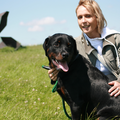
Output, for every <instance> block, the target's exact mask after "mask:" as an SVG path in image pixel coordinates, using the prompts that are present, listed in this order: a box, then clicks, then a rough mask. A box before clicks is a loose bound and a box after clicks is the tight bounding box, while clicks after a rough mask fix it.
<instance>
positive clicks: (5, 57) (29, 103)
mask: <svg viewBox="0 0 120 120" xmlns="http://www.w3.org/2000/svg"><path fill="white" fill-rule="evenodd" d="M42 65H48V61H47V58H46V56H45V55H44V51H43V48H42V45H38V46H27V47H26V48H21V49H19V50H17V51H14V49H13V48H10V47H6V48H3V49H0V120H68V118H67V117H66V116H65V114H64V111H63V108H62V101H61V98H60V97H59V96H58V94H57V93H56V92H55V93H52V88H53V86H52V85H51V84H50V79H49V77H48V74H47V70H44V69H42V68H41V66H42ZM67 110H68V113H69V114H70V111H69V108H68V106H67Z"/></svg>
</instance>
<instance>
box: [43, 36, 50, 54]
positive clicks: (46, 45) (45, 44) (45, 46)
mask: <svg viewBox="0 0 120 120" xmlns="http://www.w3.org/2000/svg"><path fill="white" fill-rule="evenodd" d="M49 40H50V36H49V37H47V38H46V39H45V41H44V43H43V49H44V50H45V55H46V56H47V48H48V41H49Z"/></svg>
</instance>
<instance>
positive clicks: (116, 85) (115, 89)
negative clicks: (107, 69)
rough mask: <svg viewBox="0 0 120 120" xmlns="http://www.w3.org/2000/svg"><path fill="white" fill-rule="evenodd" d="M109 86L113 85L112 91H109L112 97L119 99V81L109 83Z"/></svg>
mask: <svg viewBox="0 0 120 120" xmlns="http://www.w3.org/2000/svg"><path fill="white" fill-rule="evenodd" d="M108 84H109V85H113V86H112V87H111V88H110V89H109V91H108V92H109V93H110V96H113V95H114V96H115V97H117V96H118V95H120V83H119V82H117V81H112V82H109V83H108Z"/></svg>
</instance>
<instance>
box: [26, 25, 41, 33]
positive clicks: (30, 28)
mask: <svg viewBox="0 0 120 120" xmlns="http://www.w3.org/2000/svg"><path fill="white" fill-rule="evenodd" d="M28 31H32V32H35V31H43V28H42V27H40V26H33V27H29V28H28Z"/></svg>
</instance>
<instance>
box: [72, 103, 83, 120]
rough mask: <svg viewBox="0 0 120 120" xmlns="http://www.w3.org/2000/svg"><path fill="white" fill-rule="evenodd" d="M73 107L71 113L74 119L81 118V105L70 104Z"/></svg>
mask: <svg viewBox="0 0 120 120" xmlns="http://www.w3.org/2000/svg"><path fill="white" fill-rule="evenodd" d="M70 109H71V114H72V120H80V115H81V108H80V106H77V105H74V103H73V105H72V106H70Z"/></svg>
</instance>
